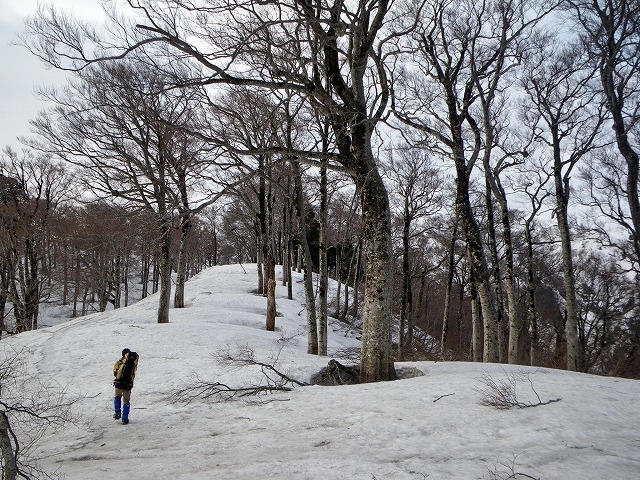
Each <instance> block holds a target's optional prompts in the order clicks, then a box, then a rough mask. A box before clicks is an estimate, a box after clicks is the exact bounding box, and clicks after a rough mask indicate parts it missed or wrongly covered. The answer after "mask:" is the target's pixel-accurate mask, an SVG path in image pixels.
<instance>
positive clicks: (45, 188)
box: [0, 149, 69, 333]
mask: <svg viewBox="0 0 640 480" xmlns="http://www.w3.org/2000/svg"><path fill="white" fill-rule="evenodd" d="M68 189H69V178H68V177H67V176H66V173H65V171H64V169H63V168H62V167H61V165H59V164H57V163H56V162H54V161H53V160H52V159H51V158H50V157H49V156H46V155H36V154H35V153H34V152H32V151H29V150H25V151H23V153H22V155H19V154H18V153H16V152H15V151H13V150H11V149H7V150H5V152H4V154H3V155H2V157H1V158H0V255H1V256H0V265H1V267H0V280H1V285H0V288H1V289H2V292H0V296H2V297H3V300H2V303H3V308H2V314H3V317H4V302H5V301H6V300H9V301H10V302H11V304H12V305H13V316H14V318H15V331H16V332H18V333H19V332H23V331H26V330H35V329H37V328H38V314H39V310H40V302H41V301H42V299H43V296H44V286H45V278H44V276H45V274H46V269H45V268H44V259H45V249H46V238H47V235H49V229H50V224H51V222H52V220H53V217H54V215H55V211H56V209H57V208H58V207H59V205H60V203H61V202H63V201H64V199H65V195H66V194H67V192H68Z"/></svg>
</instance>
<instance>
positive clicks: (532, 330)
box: [524, 222, 540, 367]
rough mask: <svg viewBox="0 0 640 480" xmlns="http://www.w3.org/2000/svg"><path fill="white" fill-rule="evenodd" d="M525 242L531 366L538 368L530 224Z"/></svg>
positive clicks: (538, 349) (538, 351) (538, 353)
mask: <svg viewBox="0 0 640 480" xmlns="http://www.w3.org/2000/svg"><path fill="white" fill-rule="evenodd" d="M524 235H525V241H526V243H527V320H528V322H529V342H530V343H531V345H530V354H529V357H530V364H531V366H532V367H537V366H538V365H539V364H540V359H539V355H540V345H539V343H538V316H537V314H536V290H535V283H534V281H535V278H534V264H533V240H532V238H531V225H530V222H527V223H526V224H525V229H524Z"/></svg>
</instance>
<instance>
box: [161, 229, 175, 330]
mask: <svg viewBox="0 0 640 480" xmlns="http://www.w3.org/2000/svg"><path fill="white" fill-rule="evenodd" d="M161 222H162V224H161V227H160V228H161V238H160V301H159V302H158V323H169V304H170V302H171V243H172V238H171V223H172V222H171V218H162V219H161Z"/></svg>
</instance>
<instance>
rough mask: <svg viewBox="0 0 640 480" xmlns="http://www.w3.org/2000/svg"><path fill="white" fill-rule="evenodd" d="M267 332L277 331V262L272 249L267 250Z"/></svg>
mask: <svg viewBox="0 0 640 480" xmlns="http://www.w3.org/2000/svg"><path fill="white" fill-rule="evenodd" d="M266 266H267V275H266V277H267V331H269V332H274V331H275V329H276V262H275V259H274V258H273V254H272V253H271V248H269V249H268V250H267V261H266Z"/></svg>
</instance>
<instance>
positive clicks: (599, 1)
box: [565, 0, 640, 264]
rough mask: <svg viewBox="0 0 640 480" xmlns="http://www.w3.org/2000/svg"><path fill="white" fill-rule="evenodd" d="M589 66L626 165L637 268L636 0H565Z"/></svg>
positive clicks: (639, 84)
mask: <svg viewBox="0 0 640 480" xmlns="http://www.w3.org/2000/svg"><path fill="white" fill-rule="evenodd" d="M565 6H567V8H568V9H569V11H570V12H571V13H572V14H573V18H574V19H575V20H576V23H577V25H578V27H579V30H578V32H579V35H580V37H581V39H582V42H583V45H584V48H585V49H586V50H587V54H588V56H589V60H590V62H591V64H592V66H593V68H594V69H595V70H596V71H597V74H598V77H599V80H600V84H601V89H600V92H601V95H602V96H603V97H604V99H605V102H604V105H605V107H606V109H607V110H608V113H609V119H610V120H611V128H612V130H613V134H614V139H615V145H616V146H617V149H618V153H619V154H620V155H621V156H622V158H623V159H624V161H625V163H626V167H627V168H626V175H625V177H626V178H624V179H621V180H623V181H621V182H620V187H622V185H624V188H623V190H624V195H625V197H626V202H627V206H628V216H629V225H630V226H632V228H626V230H627V231H628V232H629V234H630V240H631V246H632V248H633V252H634V256H635V259H634V261H635V262H636V263H637V264H640V196H639V194H638V192H639V189H640V186H639V185H640V148H639V147H638V140H639V138H638V137H639V135H638V122H639V121H640V111H639V109H638V98H639V97H638V96H639V95H640V55H638V45H639V44H640V2H639V1H638V0H589V1H586V0H566V1H565Z"/></svg>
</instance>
